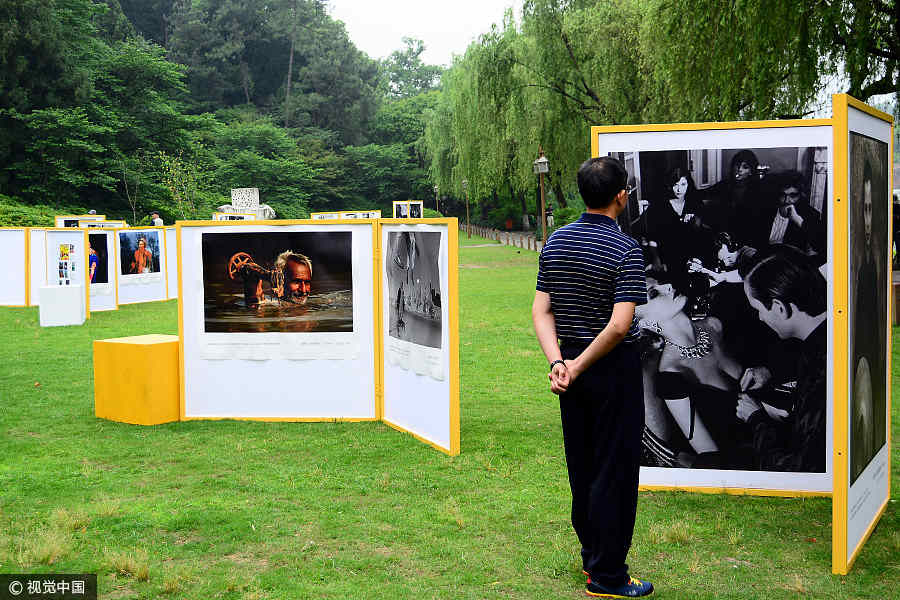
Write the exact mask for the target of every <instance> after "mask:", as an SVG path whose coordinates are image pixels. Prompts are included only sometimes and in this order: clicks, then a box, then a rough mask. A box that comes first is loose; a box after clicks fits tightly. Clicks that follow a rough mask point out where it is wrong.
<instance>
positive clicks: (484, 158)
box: [426, 0, 900, 225]
mask: <svg viewBox="0 0 900 600" xmlns="http://www.w3.org/2000/svg"><path fill="white" fill-rule="evenodd" d="M442 88H443V90H442V95H441V98H440V102H439V103H438V106H437V107H436V109H435V111H434V113H433V118H432V119H431V120H430V121H429V123H428V130H427V132H426V140H427V151H428V156H429V160H430V172H431V175H432V177H433V179H434V180H435V182H436V183H437V185H438V186H440V189H442V190H444V189H447V190H452V191H453V192H454V193H455V194H457V195H460V194H461V193H462V189H461V182H462V180H464V179H465V180H468V181H469V183H470V196H471V201H472V202H473V203H476V204H477V205H479V207H480V208H481V210H476V211H475V212H476V213H477V214H478V216H479V218H480V217H481V215H484V214H488V215H501V214H502V215H507V214H509V213H510V212H514V211H515V210H516V209H519V210H520V214H521V213H525V212H529V213H532V214H534V213H535V209H534V206H535V204H536V202H535V201H534V200H533V199H534V198H535V188H536V183H537V182H536V177H535V176H534V175H533V172H532V161H534V160H535V159H536V158H537V157H538V149H539V147H543V149H544V150H545V152H546V155H547V156H548V158H549V160H550V164H551V171H550V173H549V174H548V176H547V182H546V183H547V186H548V188H549V197H550V199H551V202H554V203H555V205H556V206H563V207H565V206H567V205H568V204H570V203H571V201H572V200H573V198H574V195H575V188H574V173H575V171H576V170H577V168H578V166H579V165H580V163H581V162H582V161H583V160H585V159H586V158H587V157H589V156H590V147H589V143H590V140H589V128H590V126H592V125H613V124H631V123H646V122H690V121H714V120H741V119H769V118H782V117H787V116H793V117H797V116H806V115H807V114H809V113H810V112H811V111H813V110H819V111H820V112H821V113H824V114H827V113H828V111H829V110H830V109H829V98H827V97H826V96H825V95H824V93H823V89H826V88H828V89H833V90H835V91H837V90H839V89H842V91H846V92H849V93H850V94H852V95H854V96H856V97H858V98H859V99H861V100H869V99H870V98H872V96H873V95H877V94H886V93H887V94H892V95H893V98H892V99H891V100H890V101H889V102H890V104H891V107H892V108H891V110H893V111H896V106H897V104H896V94H897V92H898V90H900V5H898V4H897V3H896V2H895V0H877V1H870V2H861V1H856V0H835V1H829V2H821V1H818V0H800V1H791V2H786V1H784V2H771V1H766V0H740V1H737V2H722V1H721V0H524V2H523V4H522V13H521V19H520V20H518V21H516V20H514V19H513V18H512V16H511V13H508V14H507V18H506V20H505V21H504V23H503V24H501V25H498V26H495V27H494V28H493V29H492V30H491V31H490V32H488V33H486V34H484V35H482V36H481V37H480V38H479V39H478V40H477V41H475V42H473V43H472V44H471V45H470V46H469V48H468V49H467V51H466V53H465V55H464V56H462V57H460V58H459V59H458V60H457V61H456V62H455V63H454V65H453V67H452V68H451V69H450V70H449V71H448V72H447V73H446V74H445V75H444V77H443V79H442ZM498 205H499V206H498ZM488 220H491V219H488ZM492 224H495V225H496V224H497V223H496V221H495V222H494V223H492Z"/></svg>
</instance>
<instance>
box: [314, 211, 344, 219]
mask: <svg viewBox="0 0 900 600" xmlns="http://www.w3.org/2000/svg"><path fill="white" fill-rule="evenodd" d="M309 218H310V219H312V220H314V221H328V220H333V219H340V218H341V214H340V213H336V212H314V213H310V215H309Z"/></svg>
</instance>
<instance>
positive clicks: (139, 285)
mask: <svg viewBox="0 0 900 600" xmlns="http://www.w3.org/2000/svg"><path fill="white" fill-rule="evenodd" d="M115 234H116V265H117V267H116V268H117V271H116V274H117V275H116V285H117V288H118V293H119V304H135V303H137V302H153V301H156V300H166V299H167V298H168V293H167V291H166V278H167V276H168V275H167V270H166V269H167V267H166V264H167V261H166V233H165V228H163V227H134V228H128V229H117V230H115ZM142 238H143V239H144V246H143V249H142V248H141V246H140V240H141V239H142Z"/></svg>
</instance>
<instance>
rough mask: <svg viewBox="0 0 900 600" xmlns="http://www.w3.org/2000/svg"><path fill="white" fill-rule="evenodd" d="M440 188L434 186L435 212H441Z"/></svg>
mask: <svg viewBox="0 0 900 600" xmlns="http://www.w3.org/2000/svg"><path fill="white" fill-rule="evenodd" d="M438 198H439V196H438V186H436V185H435V186H434V210H436V211H438V212H441V207H440V202H439V201H438Z"/></svg>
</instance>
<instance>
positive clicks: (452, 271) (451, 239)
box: [417, 208, 460, 456]
mask: <svg viewBox="0 0 900 600" xmlns="http://www.w3.org/2000/svg"><path fill="white" fill-rule="evenodd" d="M423 214H424V208H423ZM417 220H420V221H421V220H422V219H417ZM447 221H448V223H447V271H448V272H447V287H448V288H450V289H448V290H447V291H448V295H449V296H450V310H449V312H450V323H449V326H450V347H449V348H448V349H447V350H448V352H450V455H451V456H456V455H457V454H459V451H460V441H459V437H460V436H459V428H460V424H459V420H460V414H459V381H460V372H459V220H458V219H456V218H455V217H454V218H452V219H447Z"/></svg>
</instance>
